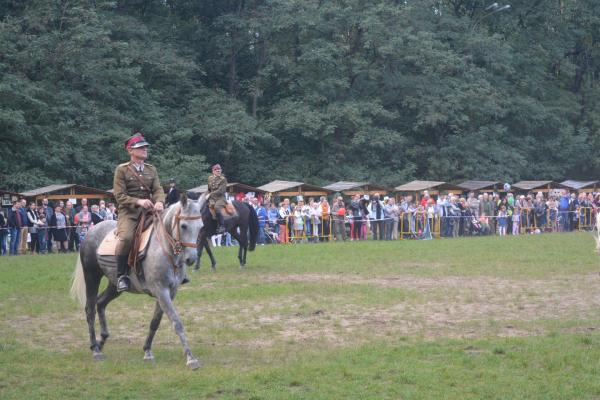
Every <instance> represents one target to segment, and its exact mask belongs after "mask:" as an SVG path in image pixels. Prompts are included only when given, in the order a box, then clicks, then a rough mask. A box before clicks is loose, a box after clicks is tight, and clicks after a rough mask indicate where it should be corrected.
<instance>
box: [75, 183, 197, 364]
mask: <svg viewBox="0 0 600 400" xmlns="http://www.w3.org/2000/svg"><path fill="white" fill-rule="evenodd" d="M202 203H203V201H202V200H198V201H194V200H188V199H187V197H186V196H185V195H184V196H182V198H181V201H180V202H179V203H176V204H174V205H172V206H171V207H169V208H168V209H167V210H166V211H165V212H164V213H163V214H162V215H160V216H158V217H157V218H158V219H157V220H156V221H155V226H154V231H153V232H152V236H151V238H150V242H149V245H148V248H147V253H146V256H145V258H144V259H143V260H142V261H141V263H140V265H141V270H142V271H143V278H141V277H140V276H138V275H137V274H136V273H135V272H131V274H130V278H131V289H130V292H132V293H146V294H149V295H150V296H152V297H155V298H156V300H157V301H156V307H155V309H154V317H153V318H152V322H151V323H150V332H149V333H148V337H147V339H146V343H145V344H144V360H148V361H151V360H153V359H154V356H153V355H152V339H153V338H154V334H155V333H156V330H157V329H158V326H159V325H160V320H161V318H162V315H163V312H165V313H166V314H167V316H168V317H169V319H170V320H171V323H172V324H173V326H174V328H175V332H177V335H178V336H179V339H180V340H181V344H182V345H183V351H184V353H185V355H186V358H187V366H188V367H190V368H191V369H196V368H198V367H200V362H199V361H198V360H197V359H196V358H195V357H194V356H193V355H192V352H191V351H190V348H189V346H188V343H187V339H186V336H185V331H184V329H183V324H182V323H181V320H180V319H179V316H178V315H177V311H175V307H174V306H173V299H174V298H175V294H176V293H177V288H178V287H179V285H180V284H181V281H182V280H183V278H184V277H185V274H186V267H187V266H189V265H192V264H193V263H194V262H195V261H196V258H197V257H198V255H197V250H196V246H197V238H198V234H199V233H200V229H201V228H202V225H203V222H202V217H201V214H200V210H201V208H202V205H203V204H202ZM115 227H116V222H115V221H104V222H101V223H100V224H98V225H96V226H95V227H94V228H93V229H91V230H90V231H89V233H88V234H87V236H86V238H85V241H84V242H83V244H82V245H81V251H80V253H79V259H78V260H77V265H76V266H75V272H74V277H73V285H72V287H71V295H72V296H73V297H74V298H77V299H78V300H79V301H80V302H81V304H82V305H84V306H85V313H86V317H87V323H88V328H89V334H90V344H91V345H90V348H91V350H92V355H93V358H94V359H95V360H100V359H103V358H104V355H103V354H102V347H103V346H104V343H105V342H106V339H107V338H108V336H109V333H108V327H107V325H106V317H105V314H104V311H105V309H106V306H107V305H108V303H109V302H111V301H112V300H114V299H115V298H117V297H118V296H119V294H120V293H118V292H117V287H116V284H117V271H116V261H115V257H114V256H99V255H97V250H98V246H99V245H100V243H102V240H103V239H104V238H105V236H106V235H107V234H109V233H110V232H112V230H113V229H114V228H115ZM103 276H106V277H107V278H108V281H109V283H108V287H107V288H106V289H105V290H104V291H103V292H102V293H101V294H100V295H99V296H98V289H99V287H100V280H101V279H102V277H103ZM96 309H97V310H98V319H99V320H100V329H101V331H100V335H101V340H100V341H99V342H98V341H97V340H96V333H95V330H94V324H95V320H96Z"/></svg>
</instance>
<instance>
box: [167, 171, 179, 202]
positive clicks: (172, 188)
mask: <svg viewBox="0 0 600 400" xmlns="http://www.w3.org/2000/svg"><path fill="white" fill-rule="evenodd" d="M176 185H177V183H176V182H175V178H171V179H169V192H168V193H167V207H169V206H171V205H173V204H175V203H177V202H178V201H179V191H178V190H177V187H176Z"/></svg>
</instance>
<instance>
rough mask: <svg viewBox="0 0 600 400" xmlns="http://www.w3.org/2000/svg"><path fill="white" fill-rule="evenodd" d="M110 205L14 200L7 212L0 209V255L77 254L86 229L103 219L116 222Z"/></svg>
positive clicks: (112, 206)
mask: <svg viewBox="0 0 600 400" xmlns="http://www.w3.org/2000/svg"><path fill="white" fill-rule="evenodd" d="M116 218H117V215H116V213H115V206H114V204H113V203H108V204H106V202H105V201H103V200H101V201H100V202H99V204H94V205H90V206H88V201H87V199H82V200H81V204H80V205H78V206H74V205H73V203H72V202H71V201H67V202H66V203H65V202H64V201H62V200H61V201H57V202H54V203H53V202H49V201H48V199H43V201H42V204H41V205H39V206H38V205H37V204H36V203H35V202H30V203H29V204H27V200H26V199H20V200H17V201H14V202H13V204H12V207H11V208H10V209H8V212H6V211H5V210H4V209H0V255H19V254H27V253H29V254H47V253H53V252H59V253H66V252H73V251H79V246H80V244H81V243H82V242H83V241H84V240H85V235H86V234H87V232H88V230H89V229H90V228H91V227H92V226H94V225H95V224H98V223H100V222H101V221H104V220H113V219H116Z"/></svg>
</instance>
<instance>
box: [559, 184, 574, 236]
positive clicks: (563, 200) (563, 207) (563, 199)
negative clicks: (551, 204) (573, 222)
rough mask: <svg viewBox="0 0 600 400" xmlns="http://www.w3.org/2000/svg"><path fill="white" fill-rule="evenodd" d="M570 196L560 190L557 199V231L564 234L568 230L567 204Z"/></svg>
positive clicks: (565, 191)
mask: <svg viewBox="0 0 600 400" xmlns="http://www.w3.org/2000/svg"><path fill="white" fill-rule="evenodd" d="M570 200H571V196H570V195H569V192H568V191H567V190H564V189H563V190H562V191H561V193H560V196H559V198H558V202H557V204H558V223H557V225H558V230H559V231H561V232H563V231H564V232H566V231H568V230H569V229H570V227H569V222H570V221H569V202H570Z"/></svg>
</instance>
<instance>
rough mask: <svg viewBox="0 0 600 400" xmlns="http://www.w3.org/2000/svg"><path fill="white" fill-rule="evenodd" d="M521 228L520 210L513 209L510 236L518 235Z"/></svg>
mask: <svg viewBox="0 0 600 400" xmlns="http://www.w3.org/2000/svg"><path fill="white" fill-rule="evenodd" d="M520 227H521V209H520V208H517V207H515V209H514V211H513V215H512V234H513V235H518V234H519V231H520V230H519V228H520Z"/></svg>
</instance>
